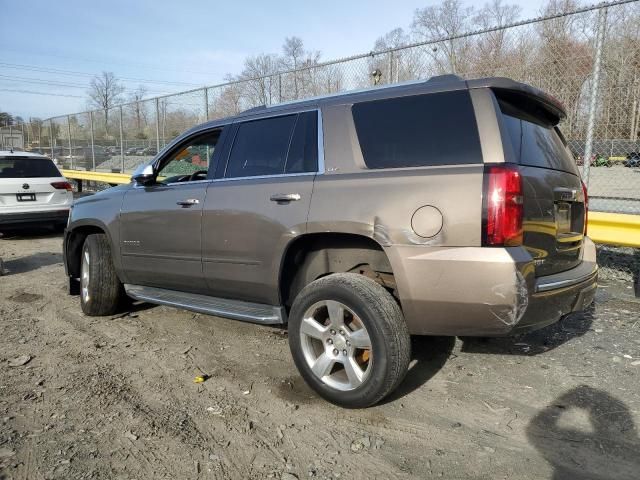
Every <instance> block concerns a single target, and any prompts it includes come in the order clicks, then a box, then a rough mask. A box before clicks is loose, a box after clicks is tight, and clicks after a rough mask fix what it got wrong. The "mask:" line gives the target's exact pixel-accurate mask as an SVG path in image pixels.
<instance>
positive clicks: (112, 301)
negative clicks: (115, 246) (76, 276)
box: [80, 233, 124, 317]
mask: <svg viewBox="0 0 640 480" xmlns="http://www.w3.org/2000/svg"><path fill="white" fill-rule="evenodd" d="M123 297H124V288H123V286H122V283H121V282H120V280H119V279H118V275H117V274H116V270H115V267H114V266H113V259H112V258H111V246H110V245H109V240H108V239H107V236H106V235H104V234H102V233H96V234H93V235H89V236H87V238H86V239H85V241H84V245H83V246H82V253H81V258H80V305H81V306H82V311H83V312H84V313H85V315H89V316H92V317H93V316H103V315H113V314H114V313H116V312H117V311H118V307H119V306H120V304H121V302H122V299H123Z"/></svg>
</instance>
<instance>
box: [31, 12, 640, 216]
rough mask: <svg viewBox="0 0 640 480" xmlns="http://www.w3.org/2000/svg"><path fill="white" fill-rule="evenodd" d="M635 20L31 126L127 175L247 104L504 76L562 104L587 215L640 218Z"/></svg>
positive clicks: (434, 44) (279, 77) (81, 165)
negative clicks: (438, 78)
mask: <svg viewBox="0 0 640 480" xmlns="http://www.w3.org/2000/svg"><path fill="white" fill-rule="evenodd" d="M638 25H640V3H639V2H638V1H619V2H612V3H606V4H605V3H603V4H599V5H595V6H591V7H585V8H581V9H578V10H575V11H572V12H566V13H561V14H558V15H553V16H548V17H544V18H538V19H533V20H527V21H521V22H517V23H514V24H510V25H504V26H498V27H493V28H489V29H485V30H482V31H476V32H470V33H466V34H464V35H458V36H455V37H450V38H442V39H437V40H432V41H426V42H422V43H416V44H412V45H407V46H403V47H399V48H394V49H389V50H384V51H376V52H370V53H367V54H362V55H356V56H353V57H349V58H345V59H340V60H335V61H330V62H324V63H311V64H307V65H304V66H303V67H302V68H298V69H296V70H289V71H275V67H273V70H274V73H271V74H268V75H264V76H260V77H256V78H248V79H242V80H238V81H234V82H229V83H225V84H222V85H216V86H212V87H207V88H202V89H198V90H192V91H188V92H184V93H179V94H175V95H168V96H163V97H157V98H153V99H149V100H143V101H138V102H133V103H128V104H125V105H122V106H117V107H114V108H110V109H108V110H95V111H93V112H84V113H78V114H73V115H65V116H61V117H54V118H50V119H47V120H45V121H44V123H43V124H42V125H39V129H38V142H39V143H38V145H39V147H40V148H41V149H43V150H45V152H46V153H48V154H50V155H51V156H53V157H54V158H56V159H57V161H58V163H59V164H61V165H62V166H64V167H65V168H72V169H87V170H94V169H95V170H98V171H112V172H126V173H130V172H132V171H133V170H134V169H135V168H136V167H137V166H138V165H140V164H141V163H144V162H147V161H148V160H150V159H151V158H152V157H153V156H154V155H155V154H156V153H157V152H158V151H159V150H160V149H162V148H163V147H164V146H165V145H166V144H167V143H169V142H170V141H171V140H172V139H173V138H175V137H176V136H178V135H179V134H180V133H181V132H183V131H184V130H186V129H188V128H190V127H193V126H195V125H198V124H200V123H202V122H205V121H207V120H212V119H216V118H222V117H226V116H230V115H234V114H237V113H239V112H241V111H243V110H246V109H248V108H251V107H256V106H259V105H273V104H277V103H281V102H286V101H291V100H296V99H302V98H307V97H313V96H319V95H326V94H331V93H336V92H342V91H347V90H353V89H359V88H366V87H371V86H374V85H383V84H389V83H397V82H403V81H408V80H421V79H428V78H429V77H431V76H434V75H441V74H445V73H455V74H457V75H460V76H462V77H464V78H478V77H485V76H504V77H509V78H512V79H514V80H518V81H521V82H525V83H529V84H531V85H534V86H536V87H538V88H541V89H542V90H544V91H546V92H549V93H551V94H552V95H554V96H555V97H557V98H558V99H560V100H561V101H562V102H563V103H564V105H565V107H566V109H567V118H566V120H565V121H564V122H563V125H561V128H562V130H563V133H564V135H565V137H566V138H567V141H568V144H569V147H570V150H571V152H572V153H573V156H574V158H575V160H576V162H577V164H578V165H579V166H580V169H581V171H582V173H583V178H584V180H585V182H586V183H587V184H588V185H589V191H590V195H591V199H592V201H591V208H592V209H594V210H601V211H613V212H626V213H637V214H640V143H639V140H638V133H639V130H640V29H639V28H638ZM32 130H34V131H35V129H34V128H32Z"/></svg>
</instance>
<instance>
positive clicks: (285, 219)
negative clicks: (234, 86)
mask: <svg viewBox="0 0 640 480" xmlns="http://www.w3.org/2000/svg"><path fill="white" fill-rule="evenodd" d="M317 134H318V112H317V111H315V110H314V111H311V112H303V113H300V114H297V113H294V114H291V115H282V116H278V117H271V118H264V119H258V120H250V121H244V122H240V123H238V124H236V126H235V128H234V132H233V133H232V135H231V136H232V137H233V139H231V137H230V142H231V149H230V153H229V155H228V162H227V165H226V168H225V169H224V173H223V175H222V178H220V179H217V180H214V181H213V182H211V184H210V185H209V189H208V190H207V198H206V202H205V207H204V211H203V219H202V260H203V269H204V276H205V279H206V281H207V284H208V286H209V288H210V290H211V292H212V294H213V295H216V296H220V297H227V298H236V299H240V300H247V301H253V302H258V303H266V304H273V305H275V304H277V303H278V301H279V298H278V297H279V292H278V275H279V271H280V262H281V260H282V255H283V252H284V250H285V248H286V246H287V244H288V243H289V242H290V241H291V240H292V239H293V238H295V237H296V236H298V235H300V234H301V233H304V232H305V231H306V224H307V216H308V213H309V206H310V200H311V193H312V190H313V180H314V177H315V174H316V172H317V169H318V140H317V139H318V135H317Z"/></svg>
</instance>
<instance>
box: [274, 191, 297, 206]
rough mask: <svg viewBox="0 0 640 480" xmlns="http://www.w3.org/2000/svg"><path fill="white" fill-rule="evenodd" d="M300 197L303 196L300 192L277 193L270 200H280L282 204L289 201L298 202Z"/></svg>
mask: <svg viewBox="0 0 640 480" xmlns="http://www.w3.org/2000/svg"><path fill="white" fill-rule="evenodd" d="M300 198H301V197H300V194H299V193H275V194H273V195H271V198H269V200H271V201H272V202H278V203H280V204H282V203H289V202H297V201H298V200H300Z"/></svg>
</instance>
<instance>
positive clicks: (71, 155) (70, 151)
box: [63, 115, 73, 170]
mask: <svg viewBox="0 0 640 480" xmlns="http://www.w3.org/2000/svg"><path fill="white" fill-rule="evenodd" d="M67 136H68V139H69V161H70V162H71V163H70V166H69V168H70V169H71V170H73V148H72V147H71V116H70V115H67ZM63 157H64V155H63Z"/></svg>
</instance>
